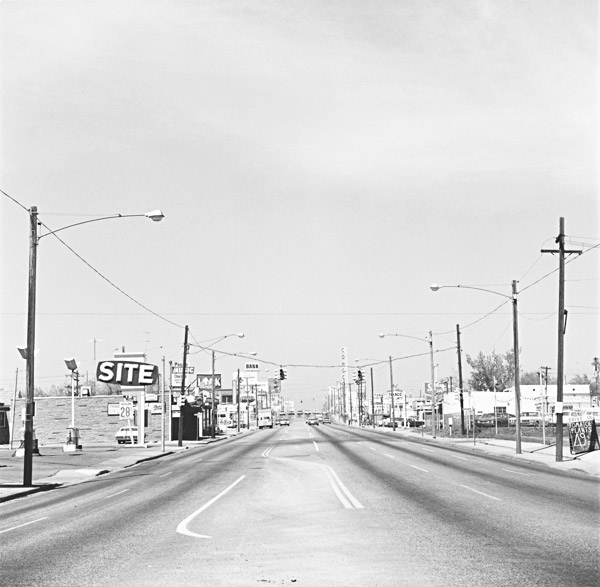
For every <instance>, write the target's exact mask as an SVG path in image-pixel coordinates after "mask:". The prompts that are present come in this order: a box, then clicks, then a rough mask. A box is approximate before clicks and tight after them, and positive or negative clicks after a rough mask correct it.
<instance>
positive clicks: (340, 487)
mask: <svg viewBox="0 0 600 587" xmlns="http://www.w3.org/2000/svg"><path fill="white" fill-rule="evenodd" d="M319 466H320V467H321V468H322V469H324V470H325V473H326V474H327V477H328V478H329V485H331V488H332V489H333V492H334V493H335V495H336V496H337V498H338V499H339V500H340V502H341V503H342V505H343V506H344V507H345V508H346V509H352V508H356V509H358V510H360V509H363V507H364V506H363V505H362V504H361V503H360V501H358V499H356V498H355V497H354V496H353V495H352V494H351V493H350V491H349V490H348V488H347V487H346V486H345V485H344V484H343V483H342V481H341V480H340V478H339V477H338V476H337V474H336V472H335V471H334V470H333V469H332V468H331V467H329V466H327V465H319Z"/></svg>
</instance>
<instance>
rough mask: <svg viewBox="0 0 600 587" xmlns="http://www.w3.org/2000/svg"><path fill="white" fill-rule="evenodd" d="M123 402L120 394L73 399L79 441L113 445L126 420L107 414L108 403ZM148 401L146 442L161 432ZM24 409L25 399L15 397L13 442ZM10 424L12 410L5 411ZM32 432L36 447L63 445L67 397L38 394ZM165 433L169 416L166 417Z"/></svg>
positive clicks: (18, 433) (16, 439)
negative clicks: (36, 442)
mask: <svg viewBox="0 0 600 587" xmlns="http://www.w3.org/2000/svg"><path fill="white" fill-rule="evenodd" d="M122 401H123V398H122V397H121V396H120V395H96V396H91V397H76V398H75V427H76V428H79V434H80V439H81V440H80V443H81V444H82V445H83V446H84V447H85V445H86V444H113V443H116V440H115V434H116V433H117V430H118V429H119V428H120V427H121V426H125V425H127V420H120V419H119V415H118V413H117V414H116V415H114V416H113V415H109V412H108V405H109V404H118V403H120V402H122ZM155 405H157V404H156V403H147V404H146V412H147V414H148V416H147V418H148V420H147V421H148V426H147V428H146V430H145V432H146V438H147V442H153V441H159V440H160V433H161V421H162V416H161V414H158V413H155V414H153V413H152V411H153V410H152V406H155ZM24 408H25V399H24V398H21V399H17V405H16V411H15V418H14V424H15V431H14V440H13V445H15V444H17V443H18V442H19V441H20V439H21V438H22V431H21V429H22V428H23V422H22V420H21V417H22V416H21V414H22V413H23V410H24ZM8 420H9V425H10V427H11V429H12V422H13V413H12V410H11V411H10V412H8ZM33 425H34V428H35V435H36V438H37V440H38V445H39V446H44V445H51V444H55V445H56V444H63V443H64V442H65V440H66V438H67V428H68V427H70V426H71V398H70V397H39V398H35V417H34V421H33ZM165 426H166V427H167V433H168V419H165Z"/></svg>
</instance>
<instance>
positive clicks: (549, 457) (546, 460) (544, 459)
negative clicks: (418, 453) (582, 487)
mask: <svg viewBox="0 0 600 587" xmlns="http://www.w3.org/2000/svg"><path fill="white" fill-rule="evenodd" d="M378 430H382V428H378ZM386 430H387V429H386ZM389 434H390V435H394V436H404V437H407V438H412V439H415V440H421V439H422V440H423V441H425V442H429V443H435V444H438V445H439V446H448V445H453V446H456V447H460V448H461V449H462V450H467V451H473V452H476V453H477V452H480V453H485V454H488V455H492V456H498V457H503V458H507V459H511V460H515V461H519V462H525V463H536V464H538V465H544V466H547V467H551V468H552V469H554V470H556V471H563V472H567V473H569V472H573V473H581V474H584V475H588V476H592V477H600V450H596V451H592V452H588V453H583V454H579V455H572V454H571V452H570V450H569V444H568V442H566V443H565V444H564V445H563V458H562V461H560V462H557V461H556V445H554V444H552V445H545V444H542V443H541V442H529V441H528V440H526V439H525V438H522V439H521V454H517V453H516V442H515V441H514V440H502V439H495V438H476V440H475V442H473V439H472V438H457V437H456V436H455V437H452V436H436V438H435V439H433V438H432V437H431V431H424V432H422V431H421V430H420V429H415V428H399V429H398V430H396V431H395V432H392V431H391V430H389Z"/></svg>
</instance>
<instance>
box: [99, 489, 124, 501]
mask: <svg viewBox="0 0 600 587" xmlns="http://www.w3.org/2000/svg"><path fill="white" fill-rule="evenodd" d="M127 491H129V489H123V491H118V492H117V493H111V494H110V495H107V496H106V497H105V498H104V499H110V498H111V497H115V496H117V495H121V493H125V492H127Z"/></svg>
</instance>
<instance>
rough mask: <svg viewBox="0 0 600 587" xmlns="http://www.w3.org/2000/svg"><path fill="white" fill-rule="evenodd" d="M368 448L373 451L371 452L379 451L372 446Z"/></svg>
mask: <svg viewBox="0 0 600 587" xmlns="http://www.w3.org/2000/svg"><path fill="white" fill-rule="evenodd" d="M368 448H369V449H371V450H374V451H375V452H377V449H376V448H373V447H372V446H369V447H368Z"/></svg>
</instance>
